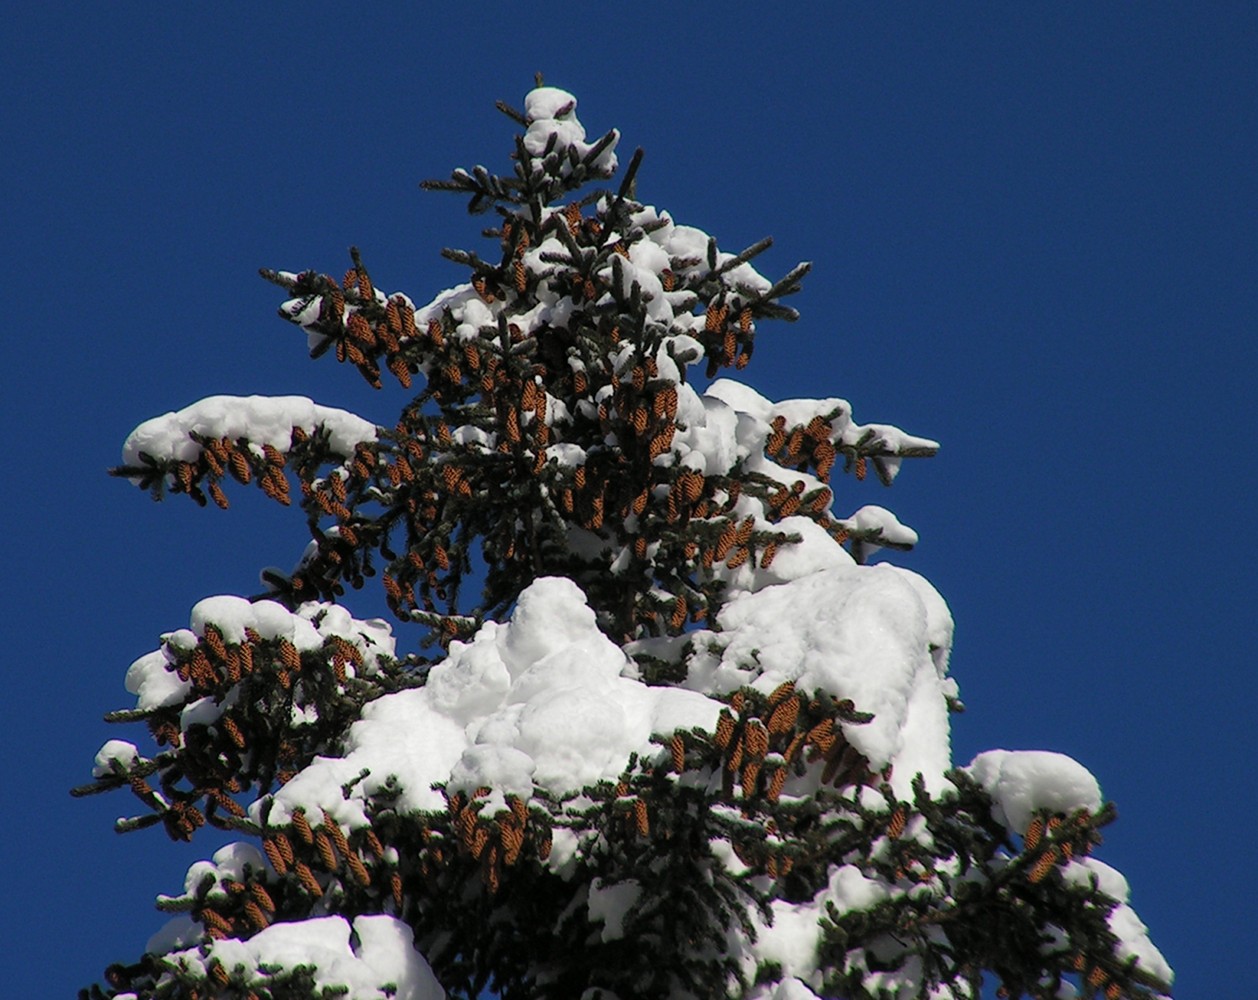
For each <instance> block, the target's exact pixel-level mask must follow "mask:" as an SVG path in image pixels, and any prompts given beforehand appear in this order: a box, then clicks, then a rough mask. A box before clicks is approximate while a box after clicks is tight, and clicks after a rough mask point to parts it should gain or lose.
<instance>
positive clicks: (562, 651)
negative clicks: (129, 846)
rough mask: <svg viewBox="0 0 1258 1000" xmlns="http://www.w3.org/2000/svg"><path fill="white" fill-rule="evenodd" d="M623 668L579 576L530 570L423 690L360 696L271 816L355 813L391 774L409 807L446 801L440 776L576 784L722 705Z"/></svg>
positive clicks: (361, 816)
mask: <svg viewBox="0 0 1258 1000" xmlns="http://www.w3.org/2000/svg"><path fill="white" fill-rule="evenodd" d="M633 672H634V670H633V666H632V664H631V662H630V661H629V659H628V658H627V657H626V656H625V654H624V652H623V651H622V650H621V649H620V648H619V647H618V646H616V645H615V644H614V643H612V642H611V641H610V640H609V639H608V638H607V637H606V636H604V635H603V634H602V633H601V632H600V631H599V630H598V628H597V626H596V625H595V619H594V612H593V611H591V610H590V608H589V606H588V605H587V604H586V603H585V598H584V595H583V594H582V593H581V591H580V589H579V588H578V587H577V586H576V584H574V583H572V582H571V581H570V580H567V579H563V578H558V577H546V578H542V579H540V580H537V581H535V582H534V583H533V584H532V585H531V586H530V587H529V588H528V589H527V590H525V591H524V592H523V593H522V594H521V595H520V599H519V601H518V603H517V605H516V609H515V612H514V614H513V615H512V618H511V621H510V622H509V623H506V624H499V623H495V622H487V623H486V624H485V625H484V626H483V627H482V628H481V629H480V630H479V632H477V634H476V635H475V636H474V637H473V638H472V639H471V640H470V641H468V642H455V643H451V646H450V654H449V656H448V657H447V658H446V659H445V660H444V661H442V662H441V663H439V664H437V665H436V666H435V667H433V668H432V671H431V672H430V673H429V676H428V683H427V685H426V686H425V687H422V688H417V689H412V690H408V691H401V692H398V693H396V694H391V695H386V696H384V697H382V698H379V699H377V700H376V701H373V702H371V703H370V704H369V705H367V706H366V707H365V708H364V709H363V714H362V719H361V720H360V721H358V722H356V723H355V724H354V725H353V726H352V727H351V729H350V732H349V737H348V739H347V741H346V752H345V754H344V756H342V757H337V758H328V757H325V758H319V759H317V760H316V761H315V762H314V763H313V764H312V765H310V766H309V767H307V768H306V769H305V770H304V771H302V772H301V773H300V774H298V775H297V777H295V778H293V780H291V781H290V782H289V783H288V784H286V785H285V786H284V787H283V788H282V789H280V790H279V791H278V792H276V793H275V796H274V798H273V806H272V812H271V813H270V816H271V818H272V822H284V821H285V820H286V819H287V818H288V816H290V815H291V813H292V811H293V810H294V809H295V808H297V807H298V806H304V807H305V808H306V809H307V810H308V811H316V810H317V809H318V808H319V807H322V808H325V809H327V810H328V812H329V813H331V814H332V815H334V816H335V817H336V818H337V819H338V820H339V821H341V822H343V823H345V824H346V825H349V826H358V825H361V824H364V823H365V822H366V821H367V817H366V814H365V812H364V811H363V805H364V801H363V800H364V797H365V796H366V795H368V794H370V793H371V792H372V791H375V790H376V789H378V788H379V787H381V785H383V784H384V783H385V782H386V781H387V780H388V779H389V778H390V777H396V779H397V781H398V783H399V784H400V786H401V788H402V790H403V793H402V797H401V799H400V800H399V804H400V806H401V808H403V809H408V810H432V809H442V808H444V807H445V800H444V798H443V797H442V795H441V794H440V793H439V792H438V791H436V790H435V789H434V786H435V785H437V784H439V783H448V784H449V786H450V788H451V789H452V790H457V791H464V792H468V791H474V790H475V789H477V788H480V787H484V786H488V787H490V788H492V789H494V790H495V792H496V793H499V795H500V796H505V795H510V794H515V795H520V796H528V795H530V794H532V792H533V791H534V789H535V788H542V789H544V790H546V791H548V792H550V793H552V794H563V793H568V792H577V791H580V790H581V789H582V788H584V787H586V786H588V785H591V784H593V783H595V782H598V781H600V780H615V779H616V778H617V777H618V776H619V775H620V773H621V772H622V771H623V770H624V768H625V766H626V764H627V763H628V758H629V755H630V754H632V753H635V752H636V753H639V754H652V753H655V752H657V750H656V748H655V747H654V746H653V745H652V743H651V741H650V738H651V736H652V734H656V733H662V734H668V733H672V732H673V731H674V730H676V729H678V728H691V727H694V726H701V727H703V728H705V729H709V730H710V729H711V728H712V727H713V726H714V725H715V724H716V718H717V715H718V714H719V712H720V709H721V707H722V706H721V703H720V702H717V701H715V700H713V699H711V698H707V697H705V696H704V695H702V694H699V693H697V692H695V691H689V690H683V689H678V688H667V687H648V686H647V685H645V684H642V683H641V682H639V681H637V680H634V679H632V674H633ZM364 769H366V770H368V771H369V772H370V773H369V775H368V776H367V777H366V778H365V779H363V780H362V781H361V782H358V783H357V784H356V785H354V788H353V791H352V792H351V794H350V797H349V799H346V798H345V797H344V796H343V794H342V785H345V784H346V783H352V782H353V779H355V778H357V776H358V775H359V774H360V773H361V772H362V771H363V770H364ZM500 801H501V800H500V798H499V799H496V800H495V802H496V803H498V804H500ZM254 808H255V811H258V810H259V807H258V806H255V807H254ZM258 815H259V816H260V815H261V813H260V812H258Z"/></svg>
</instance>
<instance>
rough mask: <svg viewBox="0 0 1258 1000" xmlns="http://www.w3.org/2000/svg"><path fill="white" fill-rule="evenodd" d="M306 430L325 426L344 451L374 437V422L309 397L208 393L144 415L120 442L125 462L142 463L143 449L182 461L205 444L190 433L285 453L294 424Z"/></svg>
mask: <svg viewBox="0 0 1258 1000" xmlns="http://www.w3.org/2000/svg"><path fill="white" fill-rule="evenodd" d="M294 427H300V428H301V429H302V430H304V431H305V432H306V433H308V434H312V433H314V431H315V429H316V428H319V427H322V428H324V429H325V430H326V431H327V432H328V434H329V440H328V443H329V445H330V447H331V448H332V450H333V451H334V452H335V453H336V454H338V455H342V456H349V455H352V454H353V453H354V447H355V446H356V445H358V444H361V443H365V442H368V441H374V440H375V439H376V428H375V425H374V424H372V423H369V422H368V421H366V420H364V419H363V418H362V417H358V416H355V415H354V414H352V413H350V412H348V411H346V410H338V409H336V408H334V407H331V406H320V405H319V404H318V403H314V402H311V401H310V400H309V399H307V398H306V397H305V396H210V397H208V398H206V399H203V400H201V401H200V402H197V403H193V404H192V405H191V406H188V407H185V408H184V409H182V410H179V411H177V412H174V413H167V414H165V415H164V416H161V417H154V418H153V419H151V420H146V421H144V423H142V424H140V426H139V427H137V428H136V429H135V430H133V431H132V432H131V433H130V435H129V436H128V437H127V440H126V441H125V442H124V443H123V446H122V462H123V464H124V465H131V466H138V465H140V464H141V460H140V454H141V453H144V454H146V455H149V456H151V457H152V458H154V459H156V460H158V461H162V460H175V461H180V462H192V461H196V459H197V457H198V456H199V455H200V454H201V446H200V445H199V444H197V443H196V442H195V441H194V440H192V438H191V437H189V435H190V434H199V435H202V436H204V437H208V438H228V439H230V440H232V441H237V440H239V439H240V438H245V439H246V440H248V441H249V442H250V443H251V444H254V445H258V446H262V445H268V444H269V445H271V446H272V447H273V448H276V449H278V450H279V451H281V452H287V451H288V449H289V447H290V446H291V444H292V436H293V428H294Z"/></svg>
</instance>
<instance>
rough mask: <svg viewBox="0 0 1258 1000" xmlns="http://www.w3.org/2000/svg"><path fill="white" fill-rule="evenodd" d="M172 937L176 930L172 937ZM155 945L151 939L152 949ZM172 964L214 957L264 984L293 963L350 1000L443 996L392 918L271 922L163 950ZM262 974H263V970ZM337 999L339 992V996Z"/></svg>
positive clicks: (205, 962) (405, 930) (437, 999)
mask: <svg viewBox="0 0 1258 1000" xmlns="http://www.w3.org/2000/svg"><path fill="white" fill-rule="evenodd" d="M172 936H173V937H174V938H175V939H177V937H178V934H177V932H176V933H175V934H173V935H172ZM155 943H156V944H160V943H162V942H161V941H158V940H156V939H155V940H154V941H151V942H150V946H152V945H153V944H155ZM165 960H166V961H167V962H169V963H171V964H175V963H182V964H184V965H185V966H186V967H189V968H195V967H198V966H199V967H201V968H202V969H207V970H208V967H209V964H210V962H211V961H213V960H217V961H218V962H220V963H222V965H223V967H224V968H226V969H227V970H228V971H229V972H230V971H233V970H236V969H243V970H245V979H246V982H247V983H248V985H249V986H252V987H265V986H266V985H267V983H268V982H269V981H270V980H272V979H273V977H275V976H276V975H278V974H282V973H284V972H289V971H292V970H293V969H296V968H297V967H298V966H306V967H311V966H313V968H314V970H315V971H314V977H315V989H316V990H321V989H325V988H332V989H338V988H348V993H347V994H346V995H348V996H351V997H354V998H355V1000H376V998H379V1000H385V998H396V1000H444V997H445V991H444V990H443V989H442V988H441V985H440V984H439V983H438V982H437V978H436V976H434V975H433V972H432V969H431V968H430V967H429V965H428V963H427V962H426V961H425V960H424V958H423V956H422V955H420V954H419V952H417V951H416V950H415V947H414V945H413V944H412V940H411V929H410V927H409V926H408V925H407V924H405V923H403V922H402V921H401V920H398V919H397V918H396V917H391V916H383V915H381V916H361V917H357V918H355V919H354V922H353V924H352V925H351V924H350V922H349V921H348V920H346V919H345V918H344V917H315V918H312V919H310V920H298V921H293V922H291V923H278V924H272V925H271V926H270V927H267V928H266V929H265V930H262V931H260V932H258V933H257V934H255V935H254V936H253V937H251V938H249V939H248V940H247V941H239V940H236V939H235V938H226V939H224V940H219V941H214V942H212V943H211V944H210V945H209V946H208V947H194V948H188V949H186V950H183V951H173V952H170V953H167V954H166V956H165ZM264 970H265V971H264ZM337 995H341V994H339V993H338V994H337Z"/></svg>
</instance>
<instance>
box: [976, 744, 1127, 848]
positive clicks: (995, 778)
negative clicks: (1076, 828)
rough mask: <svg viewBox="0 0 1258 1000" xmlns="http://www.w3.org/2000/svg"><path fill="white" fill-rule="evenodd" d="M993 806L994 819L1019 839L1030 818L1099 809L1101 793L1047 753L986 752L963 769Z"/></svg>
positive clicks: (1080, 772)
mask: <svg viewBox="0 0 1258 1000" xmlns="http://www.w3.org/2000/svg"><path fill="white" fill-rule="evenodd" d="M966 770H967V771H968V772H969V774H970V776H971V777H972V778H973V779H974V780H975V781H977V782H978V783H979V784H980V785H982V786H983V788H985V789H986V790H987V792H988V794H990V795H991V797H992V799H994V800H995V805H994V806H993V810H994V812H995V814H996V819H997V820H998V821H999V822H1001V823H1004V825H1005V827H1006V828H1007V829H1009V830H1012V831H1013V832H1015V833H1023V832H1024V831H1025V830H1026V828H1027V825H1028V824H1029V823H1030V822H1031V817H1032V815H1033V814H1034V813H1036V812H1038V811H1039V810H1041V809H1047V810H1048V811H1049V812H1053V813H1071V812H1074V811H1075V810H1077V809H1087V810H1089V811H1090V812H1095V811H1097V810H1098V809H1100V808H1101V804H1102V801H1103V800H1102V799H1101V787H1100V785H1098V784H1097V781H1096V778H1094V777H1093V776H1092V772H1091V771H1089V770H1088V769H1087V768H1086V767H1084V766H1083V765H1082V764H1080V763H1079V762H1078V761H1077V760H1074V759H1073V758H1071V757H1067V756H1066V755H1065V754H1062V753H1053V752H1052V751H1049V750H1019V751H1012V750H988V751H986V752H985V753H981V754H979V755H978V756H977V757H975V758H974V760H973V761H971V763H970V766H969V767H968V768H966Z"/></svg>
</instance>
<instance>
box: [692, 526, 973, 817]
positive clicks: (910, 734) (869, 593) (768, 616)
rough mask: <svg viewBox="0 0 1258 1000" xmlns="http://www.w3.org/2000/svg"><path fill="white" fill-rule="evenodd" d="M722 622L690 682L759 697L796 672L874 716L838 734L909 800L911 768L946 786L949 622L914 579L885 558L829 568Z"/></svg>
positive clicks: (750, 596)
mask: <svg viewBox="0 0 1258 1000" xmlns="http://www.w3.org/2000/svg"><path fill="white" fill-rule="evenodd" d="M831 545H833V543H831ZM834 547H835V548H837V546H834ZM718 622H719V625H720V629H721V630H720V632H718V633H709V634H708V635H707V637H706V639H701V640H698V643H699V645H702V643H703V642H704V641H706V642H707V643H708V653H707V655H700V656H697V657H696V658H695V659H694V661H693V662H692V664H691V668H690V676H689V679H688V681H687V684H688V686H689V687H692V688H694V689H696V690H702V691H713V692H715V693H725V692H731V691H734V690H737V689H738V688H739V687H742V686H744V685H750V686H752V687H754V688H756V689H757V690H760V691H762V692H764V693H766V694H767V693H769V692H771V691H772V690H773V689H774V688H776V687H777V686H778V685H780V684H782V683H784V682H785V681H794V682H795V684H796V687H797V688H799V689H800V690H803V691H809V692H813V691H816V692H820V693H823V694H830V695H833V696H834V697H836V698H850V699H851V700H852V701H853V702H854V703H855V705H856V708H857V709H858V710H859V711H862V712H872V713H873V714H874V719H873V721H872V722H869V723H866V724H864V725H847V724H844V736H846V737H847V739H848V741H849V742H850V743H851V744H852V745H853V746H854V747H855V748H856V749H857V750H859V751H860V752H861V753H862V754H864V755H865V756H866V757H867V758H868V759H869V761H870V763H871V764H872V765H873V767H874V768H876V769H877V768H881V767H883V766H884V765H886V764H893V765H894V768H895V770H894V773H893V775H892V781H891V783H892V786H893V787H894V788H895V790H896V793H897V794H898V795H900V796H902V797H906V798H911V788H910V783H911V781H912V778H913V776H914V774H916V773H918V772H919V771H920V772H921V773H922V775H923V776H924V778H925V779H926V784H927V787H928V788H930V789H932V790H939V789H943V788H945V787H948V786H947V785H946V783H945V781H944V778H943V774H944V772H945V771H946V770H947V769H948V768H949V767H950V752H949V738H948V708H947V698H948V696H950V695H953V694H955V686H954V685H953V683H952V682H951V680H950V679H948V678H947V677H945V676H944V670H945V669H946V665H947V655H946V651H947V649H948V648H949V646H950V645H951V638H952V619H951V616H950V615H949V614H948V609H947V605H946V604H944V602H943V599H942V598H940V597H939V596H938V594H936V593H935V592H934V590H933V588H931V587H930V585H929V584H927V583H926V582H925V581H924V580H922V578H921V577H919V576H916V574H909V573H906V572H905V571H903V570H900V569H898V568H896V567H894V566H889V565H885V564H879V565H877V566H855V565H848V566H841V567H835V568H832V569H826V570H823V571H822V572H818V573H812V574H810V575H807V576H802V577H800V578H799V579H796V580H793V581H791V582H789V583H784V584H778V585H775V586H770V587H765V588H764V589H762V590H760V591H758V592H756V593H743V594H737V595H735V597H734V598H733V599H732V600H731V601H730V602H729V603H728V604H727V605H726V606H725V608H724V609H723V610H722V612H721V614H720V617H719V619H718Z"/></svg>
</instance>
